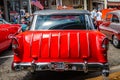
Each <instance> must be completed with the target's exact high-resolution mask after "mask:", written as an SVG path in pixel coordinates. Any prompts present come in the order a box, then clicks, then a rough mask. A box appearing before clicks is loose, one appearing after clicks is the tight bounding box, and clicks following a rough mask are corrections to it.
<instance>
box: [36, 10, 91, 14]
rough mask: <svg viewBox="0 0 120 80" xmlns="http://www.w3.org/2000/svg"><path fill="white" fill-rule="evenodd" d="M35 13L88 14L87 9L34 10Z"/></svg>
mask: <svg viewBox="0 0 120 80" xmlns="http://www.w3.org/2000/svg"><path fill="white" fill-rule="evenodd" d="M34 14H36V15H56V14H61V15H62V14H63V15H64V14H90V13H89V11H87V10H75V9H74V10H40V11H36V12H34Z"/></svg>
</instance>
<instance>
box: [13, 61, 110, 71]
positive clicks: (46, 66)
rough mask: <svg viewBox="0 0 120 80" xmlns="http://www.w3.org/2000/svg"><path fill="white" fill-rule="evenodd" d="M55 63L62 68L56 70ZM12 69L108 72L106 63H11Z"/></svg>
mask: <svg viewBox="0 0 120 80" xmlns="http://www.w3.org/2000/svg"><path fill="white" fill-rule="evenodd" d="M56 63H57V64H58V63H60V64H62V65H63V66H60V67H59V68H56ZM12 69H13V70H15V71H20V70H30V71H46V70H50V71H59V70H62V71H84V72H85V73H86V72H88V71H102V70H107V71H109V65H108V63H106V64H102V63H86V62H85V63H64V62H51V63H13V64H12Z"/></svg>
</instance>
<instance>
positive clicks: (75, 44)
mask: <svg viewBox="0 0 120 80" xmlns="http://www.w3.org/2000/svg"><path fill="white" fill-rule="evenodd" d="M24 37H25V38H24V41H23V42H24V54H23V58H22V59H23V61H25V62H26V61H31V60H33V58H36V59H37V61H38V62H39V61H41V62H45V61H46V62H48V61H67V62H68V61H70V62H73V61H74V62H80V61H83V60H84V59H90V60H91V61H92V60H93V58H94V61H95V60H97V59H96V57H95V56H96V53H97V46H96V33H94V32H90V31H87V32H86V31H59V32H58V31H57V32H56V31H48V32H47V31H43V32H34V33H32V34H29V35H27V36H24Z"/></svg>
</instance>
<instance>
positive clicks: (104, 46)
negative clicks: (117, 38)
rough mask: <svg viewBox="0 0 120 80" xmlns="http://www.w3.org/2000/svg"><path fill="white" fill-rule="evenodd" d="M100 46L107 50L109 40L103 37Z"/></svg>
mask: <svg viewBox="0 0 120 80" xmlns="http://www.w3.org/2000/svg"><path fill="white" fill-rule="evenodd" d="M102 48H103V49H105V50H108V48H109V40H108V39H107V38H104V39H103V41H102Z"/></svg>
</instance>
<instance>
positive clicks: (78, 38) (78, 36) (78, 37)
mask: <svg viewBox="0 0 120 80" xmlns="http://www.w3.org/2000/svg"><path fill="white" fill-rule="evenodd" d="M77 41H78V57H80V33H79V32H77Z"/></svg>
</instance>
